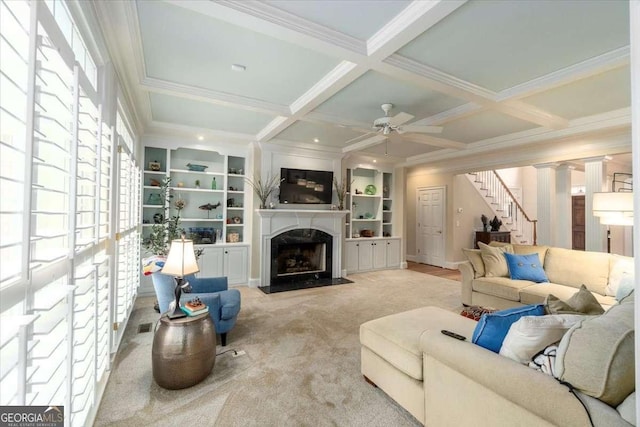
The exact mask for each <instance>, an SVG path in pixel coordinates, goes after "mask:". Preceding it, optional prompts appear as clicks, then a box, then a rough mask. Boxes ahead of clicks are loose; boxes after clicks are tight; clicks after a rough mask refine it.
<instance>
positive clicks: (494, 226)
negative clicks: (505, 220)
mask: <svg viewBox="0 0 640 427" xmlns="http://www.w3.org/2000/svg"><path fill="white" fill-rule="evenodd" d="M489 225H490V226H491V231H500V227H501V226H502V221H500V220H499V219H498V217H497V216H494V217H493V219H492V220H491V222H490V223H489Z"/></svg>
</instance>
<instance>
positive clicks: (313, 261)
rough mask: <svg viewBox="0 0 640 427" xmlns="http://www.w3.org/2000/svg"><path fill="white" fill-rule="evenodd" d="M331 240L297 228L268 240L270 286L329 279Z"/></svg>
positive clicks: (325, 234) (306, 229)
mask: <svg viewBox="0 0 640 427" xmlns="http://www.w3.org/2000/svg"><path fill="white" fill-rule="evenodd" d="M332 248H333V237H332V236H331V235H330V234H328V233H325V232H324V231H321V230H315V229H308V228H299V229H295V230H290V231H287V232H284V233H282V234H279V235H277V236H275V237H274V238H272V239H271V283H270V284H271V285H276V284H278V283H292V282H298V281H307V280H317V279H325V278H331V273H332V272H331V265H332V261H331V256H332V253H333V249H332Z"/></svg>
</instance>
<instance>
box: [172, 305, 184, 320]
mask: <svg viewBox="0 0 640 427" xmlns="http://www.w3.org/2000/svg"><path fill="white" fill-rule="evenodd" d="M167 317H168V318H169V319H171V320H173V319H180V318H182V317H187V313H185V312H184V311H182V310H181V309H180V307H176V308H175V310H173V313H169V314H167Z"/></svg>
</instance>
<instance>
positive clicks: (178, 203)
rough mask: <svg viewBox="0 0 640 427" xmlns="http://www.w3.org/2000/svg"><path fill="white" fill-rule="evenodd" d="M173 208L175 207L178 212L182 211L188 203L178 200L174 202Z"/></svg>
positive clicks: (181, 199)
mask: <svg viewBox="0 0 640 427" xmlns="http://www.w3.org/2000/svg"><path fill="white" fill-rule="evenodd" d="M173 206H175V208H176V209H178V210H182V209H184V207H185V206H187V201H186V200H185V199H183V198H178V199H176V201H175V202H173Z"/></svg>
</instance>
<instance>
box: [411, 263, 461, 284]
mask: <svg viewBox="0 0 640 427" xmlns="http://www.w3.org/2000/svg"><path fill="white" fill-rule="evenodd" d="M407 267H408V269H409V270H413V271H417V272H419V273H425V274H430V275H432V276H438V277H443V278H445V279H449V280H455V281H458V282H460V281H461V280H462V274H460V271H459V270H449V269H448V268H442V267H436V266H435V265H427V264H419V263H417V262H411V261H407Z"/></svg>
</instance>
